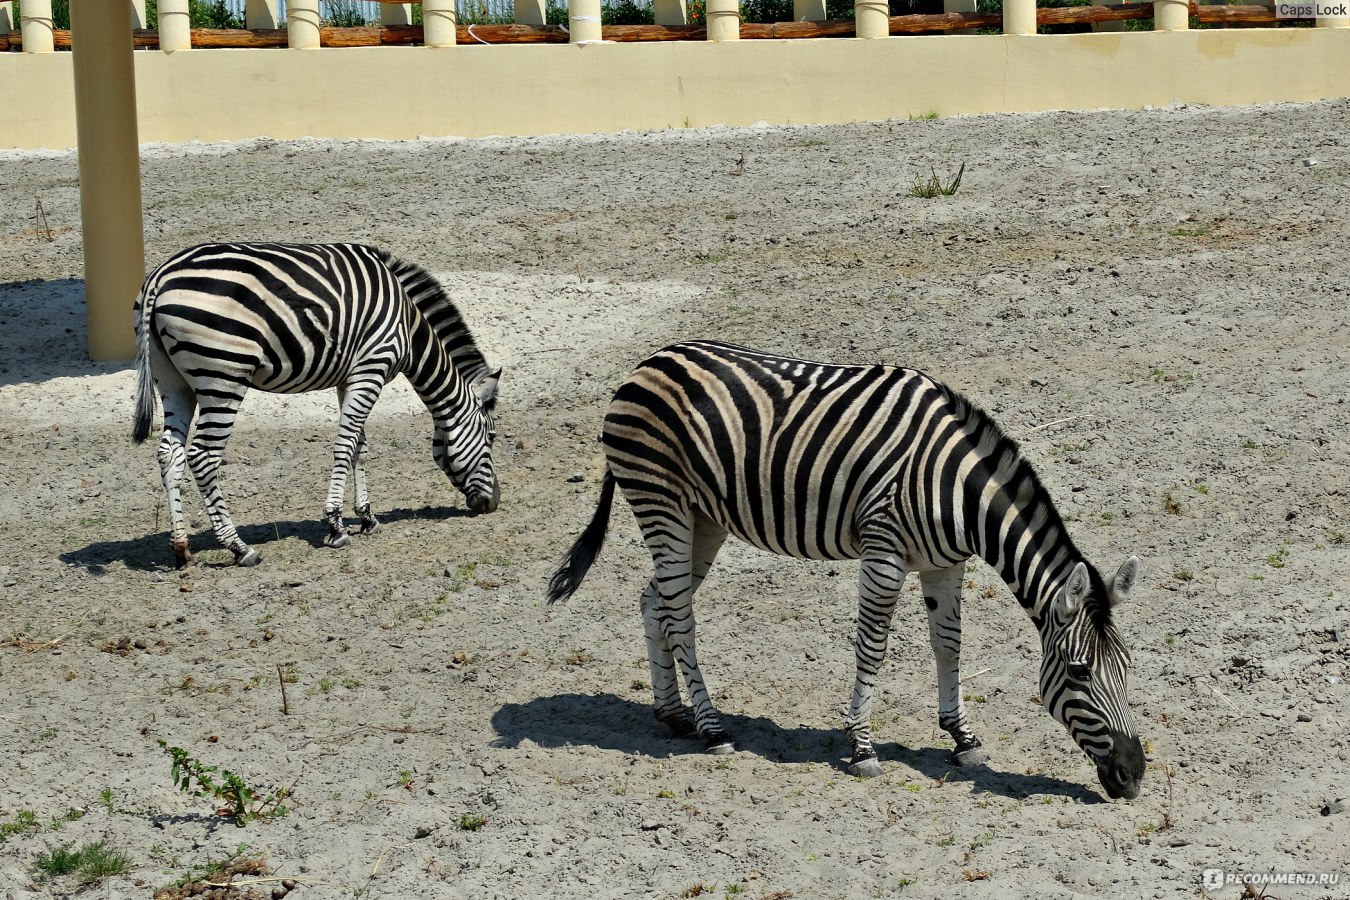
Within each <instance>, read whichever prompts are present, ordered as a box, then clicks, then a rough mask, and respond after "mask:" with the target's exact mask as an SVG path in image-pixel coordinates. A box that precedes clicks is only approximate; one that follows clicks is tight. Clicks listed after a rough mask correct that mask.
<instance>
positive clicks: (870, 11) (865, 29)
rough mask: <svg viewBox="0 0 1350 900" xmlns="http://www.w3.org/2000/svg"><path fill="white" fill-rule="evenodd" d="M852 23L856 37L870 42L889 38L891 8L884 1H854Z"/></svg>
mask: <svg viewBox="0 0 1350 900" xmlns="http://www.w3.org/2000/svg"><path fill="white" fill-rule="evenodd" d="M853 22H854V27H855V28H856V29H857V31H856V32H855V33H856V34H857V36H858V37H860V38H863V39H866V40H872V39H876V38H885V37H890V36H891V6H890V4H889V3H887V2H886V0H854V2H853Z"/></svg>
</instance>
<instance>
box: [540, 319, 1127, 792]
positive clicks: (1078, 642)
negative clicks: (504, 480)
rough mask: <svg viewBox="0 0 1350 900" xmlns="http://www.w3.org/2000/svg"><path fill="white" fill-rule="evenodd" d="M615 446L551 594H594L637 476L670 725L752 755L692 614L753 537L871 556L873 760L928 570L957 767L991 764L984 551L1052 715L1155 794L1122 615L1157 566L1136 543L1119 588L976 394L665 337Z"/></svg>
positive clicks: (865, 677) (621, 396) (861, 748)
mask: <svg viewBox="0 0 1350 900" xmlns="http://www.w3.org/2000/svg"><path fill="white" fill-rule="evenodd" d="M601 441H602V443H603V446H604V452H605V459H606V462H607V466H606V472H605V477H604V481H603V484H602V486H601V490H600V499H599V503H598V505H597V507H596V510H595V514H594V516H593V517H592V519H591V521H590V524H589V525H588V526H587V527H586V528H585V530H584V531H583V532H582V534H581V535H580V537H578V538H577V540H576V542H575V544H573V546H572V547H571V549H570V550H569V551H568V553H567V554H566V556H565V557H564V558H563V561H562V564H561V566H560V567H559V568H558V570H557V571H556V572H555V573H554V575H553V577H552V579H551V580H550V582H549V587H548V594H547V596H548V601H549V603H554V602H557V601H559V600H563V599H566V598H567V597H570V596H571V595H572V594H573V593H575V592H576V590H577V589H578V587H579V586H580V584H581V581H582V579H583V578H584V577H585V575H586V572H587V571H588V570H589V569H590V567H591V565H592V563H594V561H595V558H596V556H597V554H598V553H599V551H600V548H601V546H602V545H603V543H604V538H605V532H606V530H607V529H608V523H609V515H610V507H611V504H612V502H613V498H614V489H615V485H616V484H617V485H618V487H619V488H621V489H622V491H623V494H624V497H625V498H626V499H627V501H628V504H629V505H630V506H631V507H632V510H633V513H634V515H635V516H636V517H637V522H638V526H639V528H640V529H641V532H642V537H643V540H644V542H645V543H646V546H647V549H648V550H649V551H650V553H651V556H652V560H653V564H654V570H655V571H654V575H653V577H652V579H651V581H650V582H648V584H647V586H646V587H645V588H644V589H643V591H642V594H641V598H640V600H639V606H640V608H641V612H642V622H643V631H644V632H645V635H646V642H647V658H648V662H649V665H650V671H651V681H652V693H653V696H654V701H655V713H656V718H657V719H658V720H659V721H660V722H662V723H664V724H665V725H666V726H667V727H668V728H669V729H670V732H671V734H672V735H674V736H693V735H694V734H695V733H697V735H700V736H702V737H703V738H704V739H705V741H706V749H707V751H708V752H710V753H714V754H722V753H730V752H732V751H733V750H734V743H733V741H732V738H731V736H730V735H729V734H728V733H727V732H726V731H725V730H724V729H723V726H722V724H721V722H720V720H719V718H718V715H717V712H716V710H715V709H714V708H713V704H712V702H711V700H710V698H709V694H708V690H707V687H706V685H705V682H704V678H703V674H702V672H701V670H700V668H699V663H698V657H697V655H696V653H695V646H694V645H695V640H694V636H695V628H694V612H693V597H694V592H695V591H696V590H697V589H698V587H699V585H700V584H701V583H702V581H703V579H704V577H705V576H706V575H707V574H708V569H709V567H711V566H712V564H713V560H714V558H715V557H716V555H717V551H718V549H719V548H720V547H721V546H722V543H723V541H724V540H725V539H726V537H727V535H728V534H734V535H735V536H736V537H738V538H740V539H741V540H743V541H745V542H746V543H748V544H751V545H753V546H755V547H758V548H760V549H762V550H768V551H771V552H774V553H778V554H781V555H785V556H792V557H797V558H806V559H818V560H838V559H861V560H862V563H861V569H860V575H859V584H858V597H859V601H858V620H857V637H856V641H855V655H856V665H857V673H856V678H855V681H854V686H853V695H852V700H851V702H850V704H849V711H848V716H847V718H846V720H845V728H846V730H847V732H848V734H849V736H850V738H851V741H852V745H853V757H852V761H851V763H850V766H849V770H850V771H851V772H852V773H853V774H855V775H859V776H863V777H875V776H877V775H879V774H881V771H882V768H881V765H880V762H879V761H878V758H877V753H876V751H875V749H873V746H872V732H871V724H870V718H871V708H872V692H873V688H874V686H875V684H876V679H877V674H878V671H879V670H880V667H881V664H882V661H883V659H884V656H885V654H886V649H887V641H888V637H889V629H890V621H891V616H892V613H893V612H894V610H895V607H896V603H897V601H898V600H899V597H900V593H901V588H902V586H903V583H904V580H905V576H906V574H907V573H910V572H916V573H918V576H919V579H920V582H921V585H922V589H923V598H924V604H925V606H926V607H927V610H928V626H929V638H930V643H931V645H932V649H933V654H934V656H935V658H936V662H937V679H938V721H939V724H940V725H941V727H942V728H943V729H944V730H945V731H946V732H947V733H948V734H950V735H951V737H952V739H953V740H954V741H955V744H956V749H955V754H954V755H955V761H956V763H957V765H960V766H973V765H978V764H981V763H984V762H985V761H986V760H987V759H988V755H987V753H986V751H985V750H984V748H983V745H982V744H981V742H980V740H979V739H978V738H977V737H976V736H975V733H974V731H973V730H972V729H971V727H970V723H969V719H968V718H967V715H966V710H965V706H964V703H963V697H962V692H961V675H960V652H961V589H962V583H963V578H964V573H965V564H966V560H967V559H969V558H970V557H973V556H979V557H981V558H983V559H984V560H985V561H986V562H988V563H989V564H990V565H991V566H992V567H993V568H994V569H995V570H996V571H997V572H998V573H999V575H1001V576H1002V577H1003V579H1004V581H1006V582H1007V583H1008V585H1009V587H1010V588H1011V589H1012V592H1013V594H1014V595H1015V596H1016V597H1017V599H1018V601H1019V603H1020V604H1021V606H1022V608H1023V609H1024V610H1025V611H1026V613H1027V614H1028V615H1029V617H1030V618H1031V621H1032V623H1033V624H1034V625H1035V627H1036V630H1037V631H1038V633H1039V635H1040V638H1041V647H1042V651H1043V661H1042V664H1041V672H1040V691H1041V698H1042V699H1043V702H1044V705H1045V707H1046V709H1047V710H1048V711H1049V713H1050V714H1051V715H1052V716H1053V717H1054V718H1055V719H1057V720H1058V721H1059V722H1060V723H1061V724H1063V725H1064V726H1065V727H1066V728H1067V729H1068V731H1069V734H1070V735H1071V736H1072V738H1073V740H1074V741H1075V742H1076V743H1077V744H1078V746H1079V747H1080V748H1081V749H1082V750H1083V751H1084V752H1085V753H1086V754H1087V756H1088V758H1089V759H1090V760H1091V761H1092V762H1093V763H1095V764H1096V767H1097V772H1098V776H1099V778H1100V780H1101V783H1102V786H1103V787H1104V788H1105V790H1106V792H1107V794H1109V795H1110V796H1111V798H1112V799H1116V798H1120V797H1125V798H1127V799H1129V798H1134V797H1136V796H1138V794H1139V786H1140V782H1141V780H1142V778H1143V774H1144V767H1145V759H1144V751H1143V746H1142V744H1141V742H1140V739H1139V736H1138V731H1137V729H1136V727H1135V724H1134V720H1133V718H1132V717H1131V714H1130V710H1129V706H1128V703H1127V700H1126V685H1125V681H1126V674H1127V671H1128V669H1129V667H1130V664H1131V663H1130V653H1129V650H1128V649H1127V648H1126V646H1125V644H1124V643H1123V642H1122V640H1121V638H1120V636H1119V634H1118V633H1117V631H1116V628H1115V625H1114V624H1113V621H1112V616H1111V611H1112V608H1113V607H1115V606H1116V605H1117V604H1118V603H1120V601H1122V600H1123V599H1125V598H1126V597H1127V596H1128V595H1129V594H1130V591H1131V588H1132V587H1133V586H1134V583H1135V580H1136V578H1137V575H1138V568H1139V561H1138V559H1137V558H1135V557H1130V558H1129V559H1128V560H1127V561H1126V562H1125V563H1124V565H1122V566H1121V567H1120V569H1119V570H1118V571H1117V572H1116V573H1115V575H1114V576H1113V577H1112V578H1111V579H1110V580H1109V581H1107V580H1106V579H1104V578H1103V577H1102V575H1101V574H1100V573H1099V572H1098V571H1097V569H1095V568H1094V567H1093V566H1091V565H1090V564H1088V563H1087V562H1085V561H1084V560H1083V557H1082V554H1081V553H1079V552H1078V550H1077V549H1076V548H1075V547H1074V544H1073V542H1072V540H1071V539H1070V538H1069V535H1068V533H1067V531H1066V529H1065V527H1064V522H1063V519H1061V518H1060V516H1059V514H1058V512H1056V510H1055V506H1054V504H1053V503H1052V502H1051V499H1050V497H1049V494H1048V493H1047V492H1046V490H1045V488H1044V487H1043V486H1042V484H1041V482H1040V480H1039V479H1038V477H1037V476H1036V473H1035V472H1034V471H1033V469H1032V467H1031V465H1030V464H1029V463H1028V462H1027V461H1026V460H1025V459H1024V458H1023V457H1022V455H1021V454H1020V452H1019V450H1018V448H1017V445H1016V444H1015V443H1014V442H1013V440H1012V439H1011V438H1009V437H1008V436H1007V435H1006V434H1004V433H1003V432H1002V431H1001V430H1000V428H999V427H998V426H997V425H996V424H995V423H994V421H993V420H992V419H991V418H990V417H989V416H988V415H987V414H985V413H984V412H983V411H982V410H980V409H979V408H978V407H976V406H975V405H974V404H973V403H971V402H970V401H969V400H967V399H966V398H965V397H963V396H962V395H961V394H959V393H957V392H956V391H955V390H953V389H951V388H950V387H947V386H946V385H944V384H942V383H940V382H938V381H937V380H935V379H933V378H932V377H930V376H929V375H927V374H925V373H923V372H920V371H917V370H914V369H905V368H898V367H893V366H882V365H875V366H843V365H830V364H826V363H819V362H809V361H807V360H802V359H793V358H789V357H785V356H775V355H772V354H769V353H761V352H758V351H756V350H751V349H748V348H745V347H738V346H735V345H733V344H727V343H721V342H717V341H690V342H687V343H680V344H675V345H673V346H670V347H667V348H665V349H664V350H661V351H659V352H657V353H656V354H654V355H653V356H651V357H650V358H649V359H647V360H646V361H645V362H643V363H642V364H641V365H639V366H638V367H637V369H635V370H634V371H633V373H632V374H630V375H629V376H628V378H627V379H626V380H625V381H624V382H623V383H622V384H621V385H620V386H619V388H618V390H617V392H616V393H615V394H614V399H613V401H612V402H611V403H610V406H609V409H608V412H607V414H606V416H605V420H604V429H603V434H602V437H601ZM677 663H678V665H679V669H680V671H681V672H682V673H683V676H684V683H685V687H686V689H687V691H688V694H689V697H690V700H691V703H692V715H691V711H690V708H689V707H687V706H684V705H682V702H681V698H680V688H679V684H678V681H677V678H676V664H677Z"/></svg>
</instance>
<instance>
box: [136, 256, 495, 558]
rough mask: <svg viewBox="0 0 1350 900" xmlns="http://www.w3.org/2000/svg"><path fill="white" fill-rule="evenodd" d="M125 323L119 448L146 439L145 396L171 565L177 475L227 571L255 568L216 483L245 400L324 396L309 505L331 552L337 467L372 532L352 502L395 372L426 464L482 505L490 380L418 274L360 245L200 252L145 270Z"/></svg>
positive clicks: (178, 548)
mask: <svg viewBox="0 0 1350 900" xmlns="http://www.w3.org/2000/svg"><path fill="white" fill-rule="evenodd" d="M133 317H134V321H135V328H136V338H137V350H136V371H137V381H136V411H135V421H134V425H133V429H132V437H133V439H134V440H135V442H136V443H142V442H143V441H144V440H145V439H146V437H148V436H149V434H150V429H151V423H152V420H153V417H154V412H155V400H154V393H155V388H156V387H158V391H159V394H160V397H161V399H162V402H163V407H164V430H163V434H162V435H161V437H160V441H159V450H158V459H159V466H160V472H161V475H162V476H163V479H164V489H165V492H166V493H167V495H168V506H169V523H170V536H169V544H170V546H171V547H172V549H173V552H174V555H175V557H176V559H177V563H178V566H179V567H180V568H184V567H187V566H190V565H192V562H193V558H192V553H191V552H190V551H189V549H188V536H187V529H186V525H185V522H184V518H183V507H182V502H181V500H180V497H179V493H178V483H179V480H180V479H181V478H182V475H183V470H184V468H185V467H186V468H187V469H190V470H191V472H192V475H193V477H194V478H195V480H196V482H197V487H198V490H199V491H200V492H201V495H202V499H203V501H204V502H205V505H206V512H207V515H208V516H209V518H210V520H211V525H212V528H213V529H214V531H215V534H216V537H217V539H218V540H219V541H220V543H221V544H222V545H224V546H225V548H226V549H228V550H230V552H231V553H233V554H234V559H235V562H236V563H237V564H238V565H241V566H253V565H257V564H258V563H259V562H260V561H261V557H260V556H259V554H258V551H257V550H255V549H253V548H252V547H250V546H249V545H248V544H246V543H244V541H243V540H242V539H241V538H240V537H239V534H238V532H236V531H235V527H234V524H233V522H232V521H231V520H230V515H229V512H228V510H227V508H226V503H225V496H224V494H223V493H222V492H221V488H220V484H219V481H218V478H217V475H218V472H219V469H220V465H221V461H222V458H223V456H224V453H225V444H226V442H227V441H228V440H229V437H230V430H231V429H232V428H233V427H234V421H235V417H236V416H237V415H238V412H239V406H240V404H241V403H242V402H243V400H244V395H245V393H246V392H247V391H248V389H249V388H257V389H259V390H264V391H270V392H273V393H285V394H295V393H302V392H305V391H315V390H321V389H325V388H336V389H337V395H338V405H339V414H338V432H337V439H336V440H335V441H334V444H333V472H332V477H331V479H330V481H329V485H328V497H327V500H326V501H325V503H324V507H323V520H324V522H325V523H326V524H327V525H328V535H327V537H326V538H325V540H324V543H325V544H327V545H328V546H330V547H344V546H346V545H347V544H349V543H350V542H351V538H350V536H349V535H348V533H347V530H346V529H345V527H344V526H343V522H342V503H343V499H344V496H345V494H346V480H347V475H348V472H349V471H350V472H351V474H352V476H353V481H354V494H355V511H356V515H357V516H358V517H359V519H360V526H359V528H360V533H361V534H370V533H372V532H374V531H375V530H376V529H377V528H379V524H380V523H379V521H378V520H377V519H376V518H375V516H374V515H373V514H372V513H371V511H370V500H369V496H368V494H367V491H366V476H365V458H366V436H365V423H366V417H367V416H368V415H369V414H370V411H371V408H372V407H373V406H374V405H375V401H376V400H377V399H379V396H380V391H381V390H382V389H383V388H384V385H385V384H386V383H387V382H388V381H389V380H390V379H391V378H393V377H394V376H396V375H398V374H400V373H402V374H403V375H406V376H407V378H408V380H409V381H410V382H411V383H412V386H413V388H414V389H415V390H416V391H417V394H418V396H419V397H420V398H421V400H422V402H423V403H424V404H426V407H427V410H428V411H429V412H430V413H431V416H432V419H433V420H434V422H435V434H434V438H433V440H432V455H433V456H434V457H435V461H436V463H437V465H438V466H439V467H440V468H441V469H442V470H443V471H444V472H445V474H446V475H447V476H449V478H450V481H451V482H452V483H453V484H454V485H455V487H457V488H459V490H460V491H462V492H463V493H464V496H465V498H466V502H467V503H468V506H469V508H470V509H471V510H473V511H474V512H476V513H487V512H492V511H493V510H495V509H496V508H497V505H498V502H499V500H500V489H499V487H498V484H497V475H496V472H495V470H494V469H493V466H492V452H491V451H492V442H493V439H494V438H495V437H496V431H495V424H494V421H493V413H494V409H495V405H496V399H497V384H498V380H499V378H500V376H501V369H496V370H489V368H488V365H487V363H486V361H485V360H484V357H483V354H482V352H481V351H480V350H479V349H478V347H477V345H476V344H475V343H474V340H473V336H472V334H470V332H469V329H468V327H467V326H466V325H465V324H464V321H463V319H462V318H461V317H460V314H459V310H458V309H456V307H455V305H454V303H453V302H452V301H451V300H450V298H449V296H448V295H447V294H446V291H445V289H444V288H443V287H442V286H441V285H440V284H439V283H438V282H437V281H436V279H435V278H433V277H432V276H431V274H430V273H428V272H427V271H426V270H425V269H423V268H422V267H420V266H417V265H415V264H413V263H409V262H405V261H403V260H401V259H398V258H397V257H395V256H394V255H393V254H390V253H387V252H385V251H383V250H379V249H376V248H374V247H369V246H365V245H362V244H345V243H343V244H277V243H211V244H201V245H199V246H196V247H190V248H188V249H186V250H183V251H182V252H180V253H178V254H176V255H175V256H172V257H170V258H169V259H168V260H167V261H165V262H164V263H163V264H162V265H160V266H159V267H158V268H157V269H155V270H154V271H153V272H151V273H150V275H149V276H148V277H147V278H146V280H145V284H144V286H143V287H142V288H141V292H140V295H139V296H138V297H137V299H136V304H135V309H134V313H133ZM199 407H200V410H199ZM194 417H195V419H196V429H195V433H194V434H193V437H192V442H191V444H188V432H189V430H190V429H191V428H192V425H193V419H194Z"/></svg>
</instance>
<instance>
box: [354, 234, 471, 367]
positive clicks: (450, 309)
mask: <svg viewBox="0 0 1350 900" xmlns="http://www.w3.org/2000/svg"><path fill="white" fill-rule="evenodd" d="M375 252H376V253H378V254H379V256H380V259H382V260H384V264H385V265H387V266H388V267H389V270H390V271H391V272H393V273H394V277H396V278H397V279H398V280H399V283H400V284H402V285H403V291H404V293H406V294H407V295H408V299H409V300H411V301H412V302H413V305H414V306H416V307H417V308H418V310H420V311H421V313H422V315H423V317H425V318H426V320H427V323H428V324H429V325H431V330H432V331H434V332H435V333H436V336H437V337H438V338H440V341H441V344H442V345H443V346H444V347H445V352H446V353H447V354H449V356H450V359H451V361H452V362H453V363H454V365H455V370H456V371H458V372H459V376H460V377H461V378H463V379H464V380H465V381H466V382H467V383H469V384H473V383H474V382H476V381H479V380H481V379H482V378H483V376H485V375H487V374H488V364H487V359H486V358H485V357H484V356H483V351H482V350H479V349H478V344H477V343H475V341H474V339H473V333H472V332H470V331H469V326H468V325H467V324H465V322H464V317H463V316H461V315H460V313H459V308H458V307H457V306H455V303H454V301H453V300H451V299H450V295H449V294H448V293H447V292H446V290H445V286H444V285H442V284H441V283H440V282H439V281H437V280H436V278H435V276H433V275H432V274H431V273H430V272H428V271H427V270H426V269H424V268H422V267H421V266H419V265H417V264H416V263H410V262H407V261H406V260H402V259H399V258H398V257H397V256H395V255H394V254H392V253H389V252H388V251H385V250H379V249H376V251H375Z"/></svg>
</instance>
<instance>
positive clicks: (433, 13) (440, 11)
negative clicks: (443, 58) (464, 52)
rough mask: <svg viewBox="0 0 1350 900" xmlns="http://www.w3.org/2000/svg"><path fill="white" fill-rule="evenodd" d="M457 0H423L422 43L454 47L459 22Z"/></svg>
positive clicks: (432, 45) (429, 45) (428, 45)
mask: <svg viewBox="0 0 1350 900" xmlns="http://www.w3.org/2000/svg"><path fill="white" fill-rule="evenodd" d="M455 16H456V12H455V0H422V43H423V45H425V46H427V47H453V46H455V40H456V38H457V37H458V35H457V25H458V22H457V20H456V18H455Z"/></svg>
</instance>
